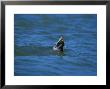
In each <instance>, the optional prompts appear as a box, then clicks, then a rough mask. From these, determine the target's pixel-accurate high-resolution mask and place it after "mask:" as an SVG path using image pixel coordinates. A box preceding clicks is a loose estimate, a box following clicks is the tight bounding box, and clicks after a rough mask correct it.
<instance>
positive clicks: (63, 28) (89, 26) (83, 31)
mask: <svg viewBox="0 0 110 89" xmlns="http://www.w3.org/2000/svg"><path fill="white" fill-rule="evenodd" d="M61 35H63V36H64V41H65V46H64V53H57V52H54V51H53V50H52V46H53V45H54V44H55V42H57V41H58V39H59V37H60V36H61ZM14 55H15V57H14V75H15V76H96V75H97V15H96V14H15V15H14Z"/></svg>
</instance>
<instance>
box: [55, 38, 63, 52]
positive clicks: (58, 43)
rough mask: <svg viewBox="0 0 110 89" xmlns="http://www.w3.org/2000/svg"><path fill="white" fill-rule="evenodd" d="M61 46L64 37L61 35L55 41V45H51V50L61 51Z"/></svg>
mask: <svg viewBox="0 0 110 89" xmlns="http://www.w3.org/2000/svg"><path fill="white" fill-rule="evenodd" d="M63 47H64V38H63V36H61V37H60V38H59V40H58V41H57V43H55V45H54V46H53V50H54V51H61V52H63V51H64V50H63Z"/></svg>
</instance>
